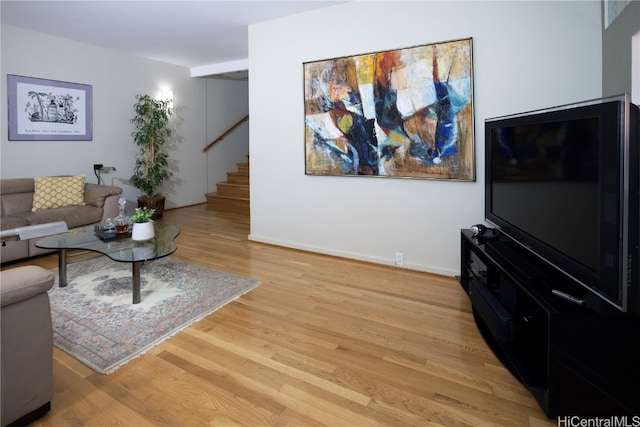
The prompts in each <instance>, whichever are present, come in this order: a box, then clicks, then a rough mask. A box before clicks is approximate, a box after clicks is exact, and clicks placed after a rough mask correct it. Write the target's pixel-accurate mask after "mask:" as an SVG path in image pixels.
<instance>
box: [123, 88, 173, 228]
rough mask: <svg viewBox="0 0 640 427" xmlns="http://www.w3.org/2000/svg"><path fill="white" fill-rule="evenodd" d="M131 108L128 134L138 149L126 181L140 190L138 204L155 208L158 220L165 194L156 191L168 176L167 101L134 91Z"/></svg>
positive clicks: (168, 106)
mask: <svg viewBox="0 0 640 427" xmlns="http://www.w3.org/2000/svg"><path fill="white" fill-rule="evenodd" d="M133 108H134V111H135V113H136V115H135V117H134V118H132V119H131V123H133V124H134V127H135V130H134V131H133V132H132V133H131V136H133V142H134V143H135V144H136V146H138V148H139V150H140V151H139V153H138V155H137V156H136V163H135V166H134V170H133V176H131V178H130V179H129V182H130V183H131V185H133V186H134V187H135V188H137V189H138V190H140V191H141V192H142V193H144V194H143V195H142V196H140V197H139V198H138V206H146V207H149V208H152V209H153V210H154V211H155V215H154V219H159V218H162V214H163V212H164V202H165V197H164V196H162V195H160V194H159V190H160V188H161V186H162V184H163V183H164V182H165V181H166V180H168V179H169V178H171V176H172V173H171V170H170V169H169V154H168V153H167V151H168V146H167V145H168V144H167V140H168V138H169V137H170V136H171V129H170V128H169V118H170V116H171V108H170V101H166V100H157V99H153V98H151V97H150V96H149V95H143V94H138V95H136V103H135V104H134V106H133Z"/></svg>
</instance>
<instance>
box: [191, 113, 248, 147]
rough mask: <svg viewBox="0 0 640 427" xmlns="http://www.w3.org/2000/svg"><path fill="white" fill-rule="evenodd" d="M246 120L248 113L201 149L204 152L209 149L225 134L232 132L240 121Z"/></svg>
mask: <svg viewBox="0 0 640 427" xmlns="http://www.w3.org/2000/svg"><path fill="white" fill-rule="evenodd" d="M247 120H249V115H248V114H247V115H246V116H244V117H243V118H242V119H240V120H239V121H238V122H237V123H236V124H234V125H233V126H231V127H230V128H229V129H227V130H226V131H224V132H223V133H222V135H220V136H219V137H217V138H216V139H214V140H213V141H211V142H210V143H209V144H208V145H207V146H206V147H204V148H203V149H202V151H203V152H206V151H207V150H209V149H210V148H211V147H213V146H214V145H216V144H217V143H218V142H220V141H222V140H223V139H224V138H225V137H226V136H227V135H229V134H230V133H231V132H233V131H234V130H235V128H237V127H238V126H240V125H241V124H242V123H244V122H246V121H247Z"/></svg>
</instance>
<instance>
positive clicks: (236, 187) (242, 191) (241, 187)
mask: <svg viewBox="0 0 640 427" xmlns="http://www.w3.org/2000/svg"><path fill="white" fill-rule="evenodd" d="M216 187H217V189H218V196H224V197H238V198H241V199H248V198H249V193H250V191H249V185H248V184H230V183H228V182H219V183H217V184H216Z"/></svg>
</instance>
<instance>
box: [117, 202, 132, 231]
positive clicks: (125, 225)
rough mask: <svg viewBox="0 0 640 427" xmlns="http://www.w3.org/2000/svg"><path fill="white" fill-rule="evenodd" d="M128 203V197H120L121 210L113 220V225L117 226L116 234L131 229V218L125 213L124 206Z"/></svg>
mask: <svg viewBox="0 0 640 427" xmlns="http://www.w3.org/2000/svg"><path fill="white" fill-rule="evenodd" d="M126 204H127V201H126V199H124V198H120V200H118V209H119V210H120V213H119V214H118V216H117V217H115V218H114V220H113V225H114V226H115V228H116V234H125V233H127V232H128V231H129V218H128V217H127V216H126V215H125V214H124V207H125V205H126Z"/></svg>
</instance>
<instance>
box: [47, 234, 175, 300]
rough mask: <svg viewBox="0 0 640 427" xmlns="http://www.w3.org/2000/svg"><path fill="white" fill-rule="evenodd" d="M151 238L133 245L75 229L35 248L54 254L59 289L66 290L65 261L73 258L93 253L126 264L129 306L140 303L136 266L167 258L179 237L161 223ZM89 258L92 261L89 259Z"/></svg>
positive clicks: (132, 242) (118, 239)
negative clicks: (129, 280)
mask: <svg viewBox="0 0 640 427" xmlns="http://www.w3.org/2000/svg"><path fill="white" fill-rule="evenodd" d="M154 226H155V237H154V238H153V239H151V240H149V241H146V242H137V241H135V240H132V239H131V236H130V235H129V236H127V237H115V238H104V239H102V238H100V237H99V236H98V234H97V233H98V229H97V227H96V226H94V225H91V226H87V227H84V228H76V229H73V230H69V231H68V232H66V233H61V234H54V235H52V236H49V237H46V238H44V239H41V240H38V241H37V242H36V246H37V247H39V248H42V249H56V250H57V251H58V272H59V281H58V282H59V286H60V287H61V288H63V287H65V286H67V264H69V263H70V262H69V261H68V257H69V256H71V254H69V251H73V254H76V255H77V254H78V252H77V251H80V252H81V253H86V252H95V253H98V254H100V255H99V256H102V255H106V256H107V257H109V258H111V259H112V260H114V261H117V262H128V263H130V264H131V270H132V293H133V303H134V304H138V303H139V302H140V266H141V265H142V264H143V263H144V262H145V261H153V260H155V259H159V258H163V257H166V256H168V255H171V254H172V253H174V252H175V251H176V244H175V238H176V237H178V234H180V229H179V228H178V227H176V226H175V225H171V224H167V223H165V222H154ZM92 258H93V257H92ZM92 258H82V259H78V260H77V261H74V262H78V261H85V260H89V259H92Z"/></svg>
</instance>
